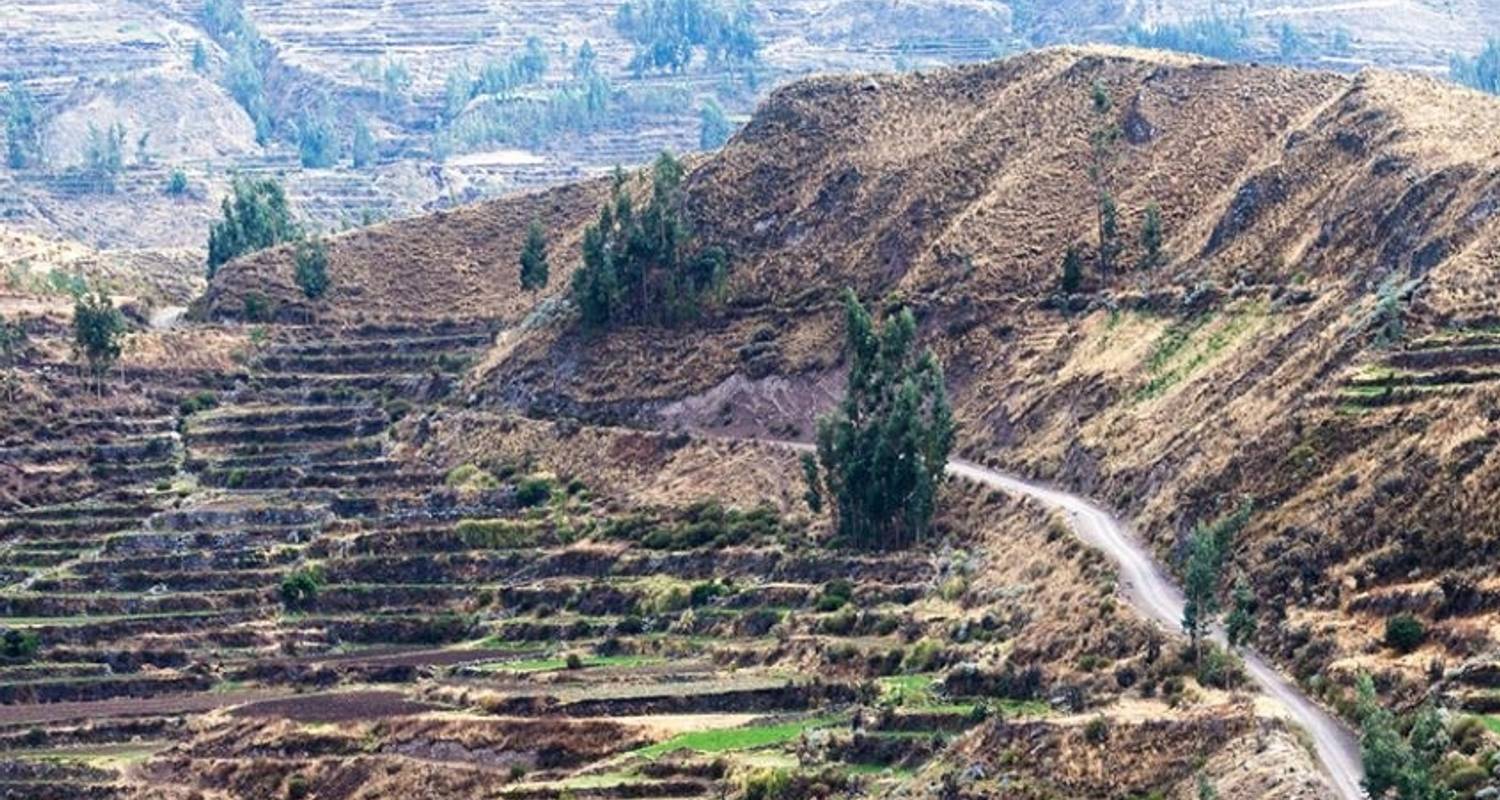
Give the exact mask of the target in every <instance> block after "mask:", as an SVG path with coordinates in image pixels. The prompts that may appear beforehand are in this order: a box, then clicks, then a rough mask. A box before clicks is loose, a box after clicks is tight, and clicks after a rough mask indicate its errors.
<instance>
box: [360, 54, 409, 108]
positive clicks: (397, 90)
mask: <svg viewBox="0 0 1500 800" xmlns="http://www.w3.org/2000/svg"><path fill="white" fill-rule="evenodd" d="M354 71H355V72H356V73H357V74H358V75H359V77H360V78H362V79H364V80H365V81H366V82H368V83H372V84H374V85H375V87H376V88H377V90H378V91H379V92H380V107H381V108H383V109H385V110H386V111H388V112H395V111H399V110H400V109H401V108H402V107H403V106H405V105H406V101H407V98H408V95H409V94H410V93H411V69H410V68H409V67H407V66H406V62H405V61H401V60H399V59H393V58H386V59H367V60H364V61H361V62H359V63H357V64H355V65H354Z"/></svg>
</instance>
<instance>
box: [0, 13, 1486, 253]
mask: <svg viewBox="0 0 1500 800" xmlns="http://www.w3.org/2000/svg"><path fill="white" fill-rule="evenodd" d="M620 6H621V4H618V3H607V4H589V3H558V2H553V1H552V0H545V1H543V0H517V1H516V2H506V3H493V2H477V1H474V0H461V1H460V0H451V1H450V2H443V3H437V4H413V3H405V2H398V3H391V2H375V0H358V1H356V2H345V3H340V4H339V5H338V6H336V7H333V8H329V7H326V5H320V4H317V3H311V2H286V1H284V0H278V1H277V2H263V1H261V0H109V2H104V3H96V4H89V5H86V6H80V5H78V4H72V3H64V2H58V0H21V1H20V2H17V3H15V4H12V7H11V8H9V9H8V15H7V17H6V20H5V21H6V25H5V30H4V31H0V95H8V94H9V93H10V92H11V91H12V90H13V89H15V88H16V87H22V88H24V89H25V90H26V91H27V92H28V93H29V95H30V97H31V98H32V100H31V103H32V105H33V106H34V107H33V108H32V116H33V117H34V120H35V128H36V136H37V142H38V144H37V152H36V153H35V154H34V155H33V157H31V158H28V159H27V160H26V161H27V163H24V164H22V165H21V166H19V167H17V166H16V165H13V164H9V163H7V164H5V165H3V166H0V226H3V227H6V228H12V229H19V230H20V232H24V233H27V234H30V235H41V236H44V237H46V238H49V239H53V240H59V241H64V242H70V243H77V244H80V245H82V246H85V247H88V248H91V249H97V250H131V251H143V250H150V251H154V250H167V251H176V252H175V253H174V254H173V257H175V255H177V254H180V253H181V251H183V250H191V251H199V252H201V250H202V248H203V247H204V238H205V230H206V228H207V225H208V224H209V222H210V220H211V219H212V218H213V216H214V215H215V214H216V212H217V209H218V203H219V200H220V198H221V197H222V196H223V194H224V193H225V191H226V189H227V187H228V185H229V180H230V177H231V176H232V175H234V174H244V175H269V176H274V177H277V178H279V179H280V180H282V181H283V182H285V183H286V184H287V187H288V190H289V192H290V194H291V196H292V199H293V201H294V205H295V206H296V208H297V209H298V213H299V216H300V217H301V218H302V219H303V220H304V221H305V222H306V223H307V224H308V225H309V227H312V228H317V229H322V230H342V229H346V228H349V227H353V226H356V225H361V224H368V223H369V222H372V221H380V220H387V219H395V218H402V217H406V216H411V215H415V214H421V213H424V212H428V211H432V210H436V209H441V208H448V207H452V206H456V205H460V204H464V203H468V202H473V201H476V200H479V199H483V198H487V197H495V196H500V195H503V194H507V193H512V192H516V191H528V190H534V189H538V188H545V187H550V186H556V185H560V184H563V183H568V182H572V181H576V180H580V179H584V178H587V177H591V176H597V175H601V174H603V173H605V172H607V171H608V170H609V169H611V168H612V167H613V166H614V165H616V164H625V165H632V164H640V163H644V162H645V161H647V160H649V159H650V158H651V157H653V156H654V155H655V154H656V153H657V152H659V151H660V150H662V149H663V148H667V149H671V150H673V151H676V152H685V151H692V150H697V149H699V148H701V147H702V146H703V145H704V143H705V140H704V139H703V138H702V137H701V136H700V134H701V133H702V129H703V127H704V122H703V119H704V115H705V114H706V113H709V110H710V109H715V108H719V109H722V111H723V112H724V116H723V117H722V118H721V119H720V118H715V120H716V122H715V124H716V125H721V126H727V127H728V128H732V127H733V126H735V125H737V124H739V123H740V122H742V121H743V120H744V119H746V118H748V116H749V114H750V113H751V111H752V110H753V109H754V108H755V107H756V105H757V104H758V103H759V102H760V101H761V100H763V99H764V98H765V97H766V96H767V94H768V93H769V92H770V91H771V90H773V89H774V88H775V87H777V86H781V85H784V84H785V83H787V82H789V81H792V80H796V79H799V78H802V77H806V76H809V75H816V74H838V73H851V72H863V71H869V70H892V69H894V70H897V71H911V70H920V69H931V68H935V67H940V66H944V65H950V64H957V63H966V62H974V61H982V60H985V59H989V58H993V57H995V56H998V55H1000V54H1003V53H1008V52H1016V51H1019V50H1022V49H1025V48H1028V47H1032V46H1042V45H1049V44H1056V43H1077V42H1120V41H1128V40H1131V38H1132V37H1133V36H1137V35H1138V34H1139V33H1140V32H1141V31H1152V32H1156V33H1158V34H1162V35H1163V37H1164V38H1162V39H1161V40H1160V41H1161V42H1165V43H1170V42H1172V41H1178V40H1182V42H1189V44H1185V45H1184V46H1202V45H1203V44H1204V42H1203V41H1199V42H1197V44H1191V43H1190V42H1191V41H1193V36H1192V35H1187V36H1186V38H1184V36H1183V35H1179V34H1180V33H1181V32H1182V31H1191V30H1197V29H1198V28H1199V27H1202V25H1203V24H1204V23H1205V22H1206V21H1209V20H1216V23H1215V26H1214V27H1213V30H1215V31H1216V32H1217V33H1216V34H1215V35H1216V36H1218V37H1219V38H1220V39H1222V38H1224V37H1227V39H1226V40H1225V41H1219V40H1218V39H1214V40H1213V43H1214V46H1215V47H1228V48H1229V49H1230V50H1232V51H1233V57H1234V58H1235V59H1237V60H1243V61H1251V60H1258V61H1279V62H1282V63H1290V64H1297V65H1302V66H1317V67H1324V68H1334V69H1338V70H1345V71H1348V70H1354V69H1358V68H1360V67H1362V66H1365V65H1372V64H1373V65H1380V66H1388V67H1394V68H1401V69H1412V70H1417V71H1421V72H1433V73H1443V72H1445V71H1446V69H1447V67H1448V64H1449V60H1450V57H1451V56H1453V55H1470V56H1471V55H1473V54H1476V53H1478V52H1479V50H1480V48H1481V47H1482V46H1483V44H1484V42H1485V40H1486V38H1487V37H1493V36H1496V35H1500V27H1497V25H1500V23H1496V22H1495V20H1497V19H1500V14H1497V13H1496V12H1497V10H1500V9H1497V8H1495V7H1494V6H1493V4H1491V3H1487V2H1457V3H1455V2H1438V0H1389V2H1380V3H1374V4H1371V3H1352V4H1351V3H1321V2H1317V1H1316V0H1296V1H1295V2H1287V3H1279V4H1275V5H1273V6H1269V7H1262V6H1260V5H1258V4H1253V3H1247V4H1243V5H1239V4H1224V3H1208V2H1198V1H1197V0H1172V2H1157V3H1149V4H1148V3H1136V2H1116V3H1097V2H1092V0H1090V1H1089V2H1083V1H1082V0H1079V1H1077V2H1073V1H1072V0H1069V2H1058V3H1037V2H1034V0H1013V1H1012V2H998V1H997V2H991V0H766V1H764V2H757V3H753V4H751V5H749V6H748V7H747V8H748V11H747V14H748V17H747V18H746V19H747V22H746V26H747V27H746V30H748V31H749V32H750V36H751V37H752V39H753V40H754V41H755V42H756V43H757V45H758V47H757V49H756V56H755V58H753V59H752V60H750V61H747V62H745V63H739V62H736V61H734V60H733V59H716V58H714V57H712V55H711V52H710V48H709V47H707V46H706V45H705V46H694V47H690V50H692V52H693V56H692V58H691V60H690V61H689V63H688V64H687V65H686V66H685V67H681V68H668V67H665V66H661V67H653V68H649V69H640V68H638V65H635V64H633V61H634V59H635V58H636V56H637V55H638V54H639V53H641V52H643V46H642V45H641V44H640V43H639V42H637V41H633V40H632V35H631V34H630V33H629V32H628V31H627V29H625V28H624V27H622V26H621V25H620V24H619V23H618V16H619V14H618V12H619V9H620ZM705 7H707V6H705ZM725 7H726V8H727V7H728V6H725ZM213 9H234V10H236V11H235V14H237V15H238V16H237V17H236V18H237V19H242V20H243V26H244V30H246V31H248V32H249V33H250V34H253V35H251V36H250V38H252V39H253V40H254V41H255V42H257V43H259V46H260V47H261V48H263V49H261V50H258V51H257V53H258V55H257V56H256V57H255V58H254V59H252V60H253V61H254V62H255V64H256V68H255V70H253V71H252V72H249V73H247V72H245V70H244V62H243V60H242V59H240V56H239V49H240V44H238V42H240V40H241V39H244V38H245V36H242V35H240V34H239V33H236V31H238V30H240V28H239V27H237V26H238V25H239V23H236V25H234V26H230V28H229V29H221V28H220V27H219V23H217V22H211V20H212V19H215V17H214V15H213V14H211V13H209V12H210V11H212V10H213ZM215 13H219V12H215ZM1215 15H1217V16H1215ZM230 16H234V15H230ZM310 17H313V18H317V19H318V20H320V24H319V25H316V26H309V25H307V24H306V20H307V19H308V18H310ZM1220 23H1222V24H1220ZM1195 26H1197V27H1195ZM1174 31H1175V32H1177V33H1173V32H1174ZM1164 32H1165V33H1164ZM1174 37H1175V38H1174ZM1200 38H1201V37H1200ZM585 44H587V45H588V50H587V52H588V53H590V54H591V55H590V56H589V57H588V58H587V59H585V58H583V56H582V55H581V54H582V53H584V52H585V48H584V45H585ZM525 59H533V61H531V62H525V63H531V64H532V67H535V66H536V63H535V60H536V59H539V60H540V62H541V63H540V68H539V69H538V70H537V71H535V72H534V74H533V73H531V72H528V73H526V74H527V76H528V77H526V78H525V79H524V80H521V81H520V83H519V84H516V85H512V83H513V81H511V79H510V78H505V79H503V80H502V79H500V78H496V77H495V76H497V75H510V74H512V72H511V71H512V70H513V69H514V68H516V65H517V64H521V63H523V61H524V60H525ZM251 76H253V80H252V79H251ZM485 76H490V77H485ZM594 78H598V79H600V80H601V81H602V82H591V81H593V79H594ZM497 82H498V83H499V84H500V86H495V85H491V84H495V83H497ZM236 86H240V87H241V89H238V90H237V89H235V87H236ZM246 86H253V87H257V88H256V89H255V91H251V90H250V89H245V88H244V87H246ZM237 92H238V93H237ZM455 92H456V93H457V94H455ZM251 108H263V109H264V111H265V118H264V119H263V120H259V121H258V120H257V119H256V118H255V115H254V114H252V113H250V111H249V109H251ZM256 113H260V112H256ZM90 125H93V126H95V128H97V129H98V130H100V131H105V132H107V131H108V130H109V129H110V128H111V126H113V125H120V126H123V131H124V141H123V147H122V148H121V150H122V152H121V159H120V162H119V164H118V166H117V167H116V168H115V173H116V174H114V175H113V176H112V177H111V178H110V179H109V180H108V181H102V182H101V181H100V180H99V179H98V176H96V175H92V174H91V173H90V168H89V163H88V159H87V154H88V152H89V145H90ZM319 125H326V126H327V128H328V135H329V136H330V141H331V145H328V146H329V147H331V151H330V152H329V153H328V156H327V157H326V158H324V157H319V158H316V159H313V160H312V161H311V162H308V161H305V160H304V159H303V158H302V157H301V156H302V153H300V152H299V148H300V146H301V144H302V136H303V131H304V130H308V129H311V128H316V127H317V126H319ZM360 125H363V126H364V128H365V129H366V130H368V131H369V132H370V135H371V140H370V141H371V148H372V149H371V152H369V153H368V154H366V156H365V157H364V160H363V161H362V163H360V164H359V165H355V164H354V163H353V161H354V159H353V152H352V151H353V149H354V147H353V139H354V132H355V130H356V128H357V127H359V126H360ZM260 127H264V128H266V130H264V131H262V130H258V128H260ZM5 135H6V134H3V133H0V137H4V136H5ZM717 135H718V133H715V134H714V135H713V136H711V137H710V139H708V140H706V141H707V142H708V143H709V144H710V145H711V144H713V143H714V141H715V137H717ZM7 161H9V159H7ZM178 173H180V174H181V176H182V178H183V179H185V181H186V183H185V186H184V188H183V189H182V191H180V192H177V193H172V194H169V193H168V191H167V187H168V186H169V185H170V184H171V182H172V181H173V179H174V175H176V174H178ZM106 184H107V185H108V187H109V188H108V189H107V190H106V189H104V188H102V187H104V186H105V185H106Z"/></svg>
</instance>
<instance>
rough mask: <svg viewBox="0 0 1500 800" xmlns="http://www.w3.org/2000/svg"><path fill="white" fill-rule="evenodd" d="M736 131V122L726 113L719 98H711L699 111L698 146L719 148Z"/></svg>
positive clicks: (709, 148) (708, 148)
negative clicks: (732, 121)
mask: <svg viewBox="0 0 1500 800" xmlns="http://www.w3.org/2000/svg"><path fill="white" fill-rule="evenodd" d="M733 133H734V124H733V123H731V122H730V121H729V116H728V115H727V114H725V113H724V107H723V106H721V105H719V102H718V101H717V100H714V99H713V98H711V97H710V98H709V99H708V101H707V102H705V103H704V104H703V108H702V110H700V111H699V113H698V147H699V149H702V150H717V149H719V148H720V147H723V146H724V143H725V142H728V141H729V137H730V136H731V135H732V134H733Z"/></svg>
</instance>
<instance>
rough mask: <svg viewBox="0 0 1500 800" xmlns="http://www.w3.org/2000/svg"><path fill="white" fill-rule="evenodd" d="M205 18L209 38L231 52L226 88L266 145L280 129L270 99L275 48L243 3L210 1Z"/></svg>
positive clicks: (258, 137)
mask: <svg viewBox="0 0 1500 800" xmlns="http://www.w3.org/2000/svg"><path fill="white" fill-rule="evenodd" d="M202 19H203V27H204V28H205V29H206V30H207V31H208V33H209V35H211V36H213V37H214V39H216V40H217V41H218V42H219V44H220V45H222V46H223V47H224V49H225V50H226V51H228V52H229V64H228V65H227V66H226V67H225V70H224V87H225V88H226V89H228V90H229V94H230V95H231V96H232V97H234V99H235V102H237V103H239V104H240V106H241V107H242V108H244V109H245V113H246V114H249V115H250V119H251V120H252V121H253V122H254V123H255V138H256V140H257V141H259V142H260V143H261V144H265V143H266V142H268V141H270V139H271V136H272V134H273V133H274V132H275V129H276V122H275V120H274V119H273V118H272V115H271V105H270V102H269V101H268V100H267V97H266V78H265V74H266V69H267V67H268V66H269V64H270V61H271V48H270V47H269V46H268V45H267V44H266V43H265V42H264V41H263V40H262V39H261V36H260V31H258V30H256V28H255V25H254V23H252V22H251V21H250V18H249V17H248V16H246V14H245V7H244V3H243V0H207V1H206V2H205V3H204V4H203V16H202ZM205 63H206V59H205Z"/></svg>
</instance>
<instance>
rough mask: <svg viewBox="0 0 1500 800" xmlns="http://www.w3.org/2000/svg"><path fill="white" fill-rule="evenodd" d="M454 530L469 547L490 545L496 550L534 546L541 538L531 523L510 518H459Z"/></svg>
mask: <svg viewBox="0 0 1500 800" xmlns="http://www.w3.org/2000/svg"><path fill="white" fill-rule="evenodd" d="M454 532H456V533H457V534H458V536H459V538H460V539H463V542H464V544H465V545H468V546H469V547H488V548H491V549H495V550H508V549H513V548H517V547H534V546H536V545H537V544H538V540H539V539H540V538H541V537H540V536H538V535H537V531H536V529H535V528H534V527H533V526H532V525H530V524H529V523H526V522H521V521H517V520H510V519H465V520H459V523H458V525H456V526H455V527H454Z"/></svg>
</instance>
